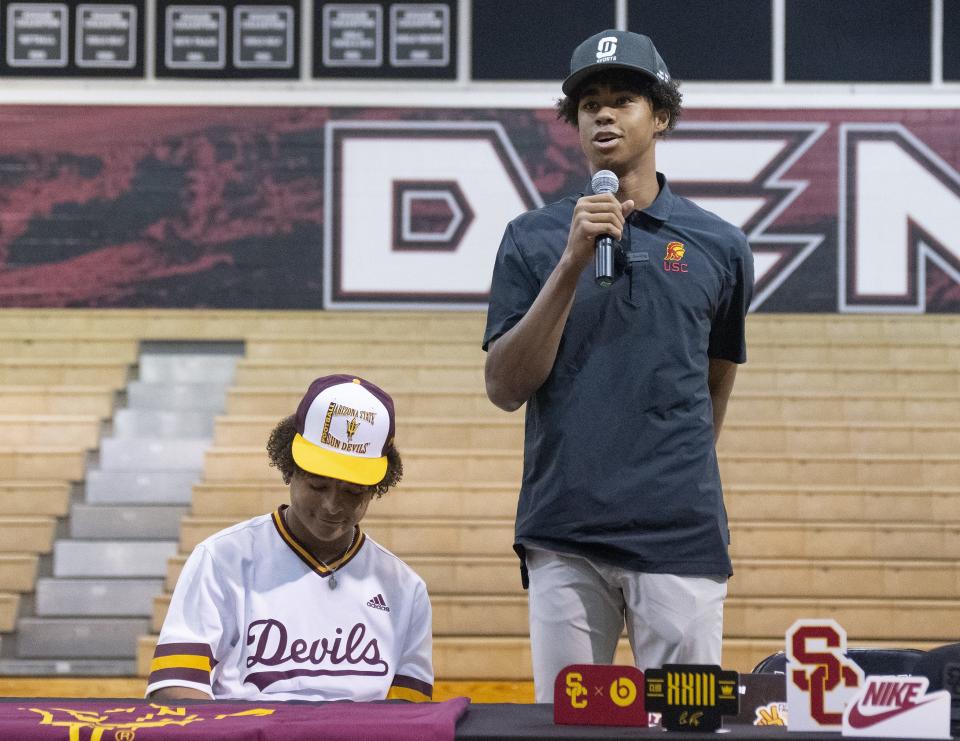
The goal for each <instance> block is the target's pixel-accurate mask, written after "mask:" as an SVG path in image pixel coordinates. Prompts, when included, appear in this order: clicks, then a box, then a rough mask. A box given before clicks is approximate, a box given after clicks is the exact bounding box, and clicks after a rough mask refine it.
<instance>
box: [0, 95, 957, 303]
mask: <svg viewBox="0 0 960 741" xmlns="http://www.w3.org/2000/svg"><path fill="white" fill-rule="evenodd" d="M0 131H2V135H0V306H6V307H198V308H199V307H213V308H264V309H281V308H290V309H307V308H310V309H322V308H367V307H376V308H391V307H432V308H436V307H451V308H453V307H473V308H480V307H482V306H483V305H484V301H485V296H486V292H487V289H488V287H489V279H490V270H491V267H492V263H493V257H494V254H495V252H496V249H497V246H498V244H499V241H500V236H501V234H502V231H503V228H504V226H505V224H506V222H507V221H508V220H509V219H511V218H513V217H514V216H515V215H517V214H519V213H520V212H522V211H523V210H526V209H529V208H534V207H536V206H538V205H540V204H542V203H547V202H550V201H552V200H556V199H558V198H561V197H563V196H564V195H566V194H568V193H571V192H577V191H579V190H581V189H583V188H584V187H585V186H586V184H587V181H588V178H589V173H588V172H587V170H586V166H585V163H584V158H583V156H582V155H581V153H580V150H579V145H578V142H577V137H576V132H575V131H574V130H573V129H571V128H570V127H569V126H567V125H566V124H564V123H562V122H560V121H558V120H557V119H556V117H555V115H554V112H553V111H551V110H547V109H466V108H458V109H440V108H436V109H434V108H428V109H402V108H345V107H344V108H339V107H338V108H320V107H277V108H267V107H215V106H183V107H170V106H156V107H151V106H129V107H122V106H58V105H35V106H5V107H0ZM957 131H960V111H957V110H950V109H944V110H927V109H922V110H921V109H909V110H907V109H905V110H899V109H882V110H881V109H871V110H859V109H849V110H835V109H831V110H813V109H763V110H742V109H736V110H735V109H688V110H687V111H686V114H685V116H684V119H683V121H682V123H681V126H680V127H679V128H678V129H677V130H676V131H675V132H673V133H672V134H671V136H670V137H669V138H668V139H666V140H664V141H662V142H661V143H660V144H659V145H658V167H659V169H660V170H661V171H663V172H664V173H665V174H666V175H667V177H668V178H669V180H670V182H671V186H672V187H673V188H674V190H676V191H677V192H679V193H681V194H683V195H685V196H687V197H689V198H692V199H694V200H696V201H697V202H698V203H700V204H701V205H703V206H704V207H705V208H708V209H710V210H712V211H715V212H716V213H719V214H720V215H722V216H723V217H724V218H726V219H727V220H729V221H732V222H733V223H736V224H737V225H738V226H740V228H742V229H743V230H744V232H746V234H747V236H748V238H749V240H750V243H751V246H752V248H753V252H754V258H755V264H756V273H757V292H756V300H755V303H754V310H755V311H760V312H778V311H779V312H837V311H840V312H912V313H916V312H957V311H960V137H958V136H957V134H956V132H957Z"/></svg>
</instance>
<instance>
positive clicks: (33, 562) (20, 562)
mask: <svg viewBox="0 0 960 741" xmlns="http://www.w3.org/2000/svg"><path fill="white" fill-rule="evenodd" d="M38 562H39V559H38V558H37V555H36V554H34V553H0V591H2V592H19V593H24V592H32V591H33V585H34V582H35V581H36V578H37V564H38Z"/></svg>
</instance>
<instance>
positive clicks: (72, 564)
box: [53, 539, 177, 578]
mask: <svg viewBox="0 0 960 741" xmlns="http://www.w3.org/2000/svg"><path fill="white" fill-rule="evenodd" d="M176 552H177V544H176V541H171V540H140V541H132V540H68V539H64V540H58V541H57V542H56V543H54V548H53V575H54V576H55V577H57V578H69V577H157V578H162V577H163V575H164V573H165V572H166V568H167V559H168V558H170V557H171V556H173V555H174V554H175V553H176Z"/></svg>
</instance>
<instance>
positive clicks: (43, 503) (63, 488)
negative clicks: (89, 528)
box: [0, 479, 70, 518]
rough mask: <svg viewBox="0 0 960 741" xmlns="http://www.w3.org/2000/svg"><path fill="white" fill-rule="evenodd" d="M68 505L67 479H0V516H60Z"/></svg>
mask: <svg viewBox="0 0 960 741" xmlns="http://www.w3.org/2000/svg"><path fill="white" fill-rule="evenodd" d="M69 506H70V482H69V481H63V480H51V479H36V480H31V481H23V480H19V479H0V518H3V517H9V516H11V515H35V516H38V515H52V516H54V517H62V516H64V515H66V514H67V511H68V508H69Z"/></svg>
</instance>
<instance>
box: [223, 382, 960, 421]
mask: <svg viewBox="0 0 960 741" xmlns="http://www.w3.org/2000/svg"><path fill="white" fill-rule="evenodd" d="M303 391H304V389H302V388H300V387H299V386H295V387H283V388H277V387H272V386H271V387H262V388H260V387H236V386H235V387H233V388H231V389H230V390H229V391H228V393H227V401H226V411H227V414H229V415H230V416H233V415H264V416H270V417H274V418H275V419H276V420H277V421H279V420H280V419H282V418H283V417H285V416H287V415H288V414H291V413H292V412H293V410H295V409H296V407H297V404H298V403H299V401H300V397H301V396H302V395H303ZM390 395H391V396H392V397H393V399H394V403H395V405H396V408H397V417H398V419H403V418H406V417H427V416H431V417H441V418H442V417H465V416H476V417H483V418H494V419H504V418H505V417H506V416H508V413H507V412H504V411H502V410H500V409H497V408H496V407H495V406H493V404H491V403H490V400H489V399H488V398H487V395H486V393H485V392H484V391H483V390H482V389H477V390H476V391H458V390H445V389H417V390H408V389H404V388H397V389H390ZM514 414H516V415H517V416H520V415H519V414H517V413H514ZM727 414H728V421H729V422H735V421H743V422H750V423H758V422H843V421H846V422H848V423H857V422H871V423H875V422H898V423H906V422H916V423H933V422H940V423H946V424H955V423H956V421H957V419H960V394H948V393H939V392H933V393H912V394H906V393H866V392H861V393H841V392H837V391H829V392H828V391H823V392H805V391H796V390H785V391H750V392H748V391H744V390H741V389H740V388H739V387H735V388H734V391H733V396H732V397H731V400H730V406H729V407H728V410H727Z"/></svg>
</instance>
